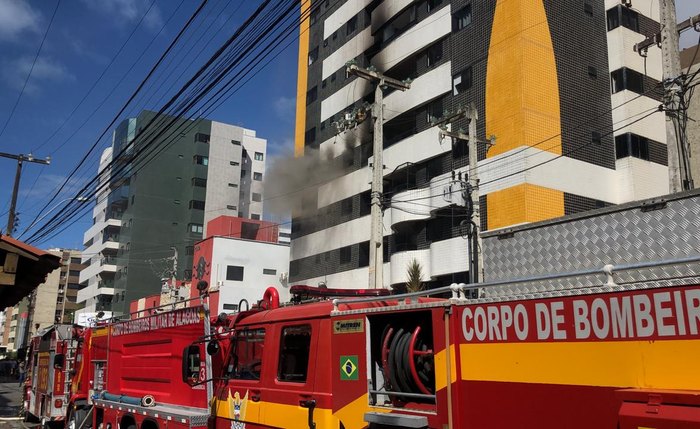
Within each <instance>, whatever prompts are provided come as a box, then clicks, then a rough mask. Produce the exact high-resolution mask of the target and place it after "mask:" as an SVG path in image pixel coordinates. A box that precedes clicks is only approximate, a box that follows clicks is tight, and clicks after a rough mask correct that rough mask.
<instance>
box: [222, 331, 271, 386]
mask: <svg viewBox="0 0 700 429" xmlns="http://www.w3.org/2000/svg"><path fill="white" fill-rule="evenodd" d="M234 341H235V344H234V353H232V354H231V358H230V360H229V363H228V365H227V366H226V372H227V374H228V376H229V377H231V378H236V379H239V380H260V372H261V370H262V363H263V351H264V350H265V349H264V347H263V346H264V344H265V329H264V328H260V329H244V330H242V331H237V332H236V338H235V340H234Z"/></svg>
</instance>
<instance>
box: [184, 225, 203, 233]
mask: <svg viewBox="0 0 700 429" xmlns="http://www.w3.org/2000/svg"><path fill="white" fill-rule="evenodd" d="M187 229H188V230H189V231H190V232H196V233H199V234H201V233H203V232H204V226H203V225H202V224H201V223H191V224H189V225H188V226H187Z"/></svg>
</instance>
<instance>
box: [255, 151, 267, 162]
mask: <svg viewBox="0 0 700 429" xmlns="http://www.w3.org/2000/svg"><path fill="white" fill-rule="evenodd" d="M263 159H265V155H264V154H263V153H262V152H255V160H256V161H262V160H263Z"/></svg>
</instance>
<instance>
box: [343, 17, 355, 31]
mask: <svg viewBox="0 0 700 429" xmlns="http://www.w3.org/2000/svg"><path fill="white" fill-rule="evenodd" d="M345 30H346V31H345V34H348V35H349V34H352V33H354V32H355V30H357V15H355V16H353V17H352V18H350V19H349V20H348V23H347V27H346V29H345Z"/></svg>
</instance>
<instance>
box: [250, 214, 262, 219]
mask: <svg viewBox="0 0 700 429" xmlns="http://www.w3.org/2000/svg"><path fill="white" fill-rule="evenodd" d="M250 218H251V219H253V220H260V215H259V214H257V213H251V214H250Z"/></svg>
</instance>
